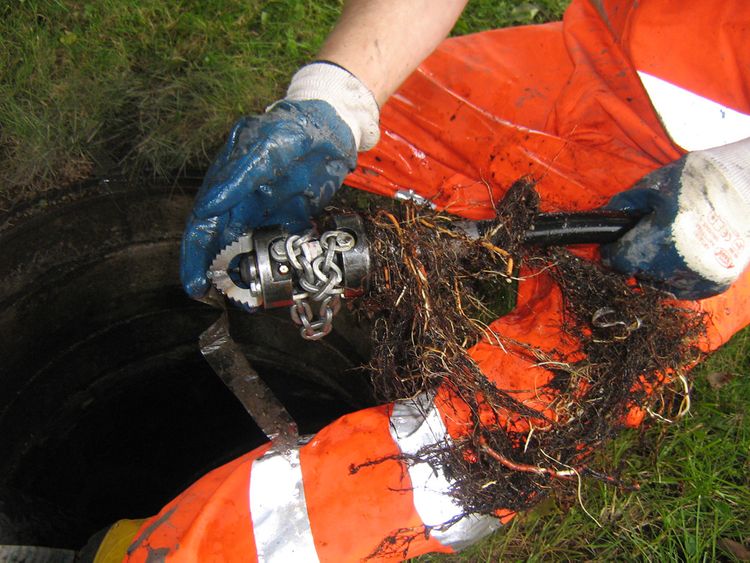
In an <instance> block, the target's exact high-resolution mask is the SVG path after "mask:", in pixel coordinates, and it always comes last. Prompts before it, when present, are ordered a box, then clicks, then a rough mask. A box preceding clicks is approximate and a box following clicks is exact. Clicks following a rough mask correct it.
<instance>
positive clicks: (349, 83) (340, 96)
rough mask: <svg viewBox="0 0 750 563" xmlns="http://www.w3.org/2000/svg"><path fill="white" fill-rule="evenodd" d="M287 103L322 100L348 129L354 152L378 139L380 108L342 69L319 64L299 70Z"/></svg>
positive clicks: (354, 79)
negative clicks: (354, 146) (354, 145)
mask: <svg viewBox="0 0 750 563" xmlns="http://www.w3.org/2000/svg"><path fill="white" fill-rule="evenodd" d="M285 99H287V100H292V101H301V100H322V101H324V102H327V103H329V104H330V105H331V106H333V108H334V109H335V110H336V113H337V114H338V115H339V117H341V119H342V120H343V121H344V122H345V123H346V124H347V125H348V126H349V129H351V131H352V135H354V142H355V143H356V144H357V150H358V151H360V152H363V151H366V150H369V149H371V148H372V147H374V146H375V145H376V144H377V142H378V139H379V138H380V128H379V125H378V122H379V118H380V109H379V108H378V104H377V102H376V101H375V97H374V96H373V94H372V92H370V90H369V89H368V88H367V86H365V85H364V84H363V83H362V82H361V81H360V80H359V79H358V78H357V77H356V76H354V75H353V74H351V73H350V72H349V71H347V70H346V69H345V68H343V67H341V66H339V65H337V64H333V63H329V62H327V61H320V62H315V63H312V64H309V65H307V66H304V67H302V68H301V69H300V70H298V71H297V73H296V74H295V75H294V76H293V77H292V81H291V83H290V84H289V88H288V90H287V93H286V98H285Z"/></svg>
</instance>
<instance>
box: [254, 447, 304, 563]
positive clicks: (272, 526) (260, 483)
mask: <svg viewBox="0 0 750 563" xmlns="http://www.w3.org/2000/svg"><path fill="white" fill-rule="evenodd" d="M250 515H251V516H252V520H253V533H254V534H255V547H256V549H257V552H258V561H264V562H265V561H268V562H274V563H277V562H287V561H304V562H305V563H307V562H308V561H310V562H316V561H318V554H317V553H316V551H315V543H314V542H313V537H312V530H311V529H310V519H309V518H308V515H307V503H306V502H305V491H304V488H303V487H302V469H301V468H300V461H299V448H293V449H292V450H290V451H289V452H285V453H280V452H277V451H274V450H273V449H271V450H269V451H268V452H267V453H266V454H265V455H264V456H263V457H260V458H258V459H256V460H255V461H254V462H253V466H252V469H251V470H250Z"/></svg>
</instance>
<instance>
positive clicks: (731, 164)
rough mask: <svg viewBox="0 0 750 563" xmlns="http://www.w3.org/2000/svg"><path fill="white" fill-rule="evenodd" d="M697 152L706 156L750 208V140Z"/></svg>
mask: <svg viewBox="0 0 750 563" xmlns="http://www.w3.org/2000/svg"><path fill="white" fill-rule="evenodd" d="M695 152H696V153H698V154H701V155H703V156H705V157H706V158H707V159H708V160H709V161H710V162H711V163H712V164H713V165H714V166H715V167H716V168H717V169H718V170H719V171H720V172H721V173H722V174H723V175H724V177H725V178H726V179H727V183H728V184H729V185H730V186H731V187H732V188H734V189H735V190H737V192H738V193H739V194H740V196H741V197H742V199H744V200H745V203H746V204H747V205H748V206H750V138H748V139H744V140H742V141H737V142H736V143H730V144H728V145H724V146H722V147H716V148H713V149H707V150H702V151H695Z"/></svg>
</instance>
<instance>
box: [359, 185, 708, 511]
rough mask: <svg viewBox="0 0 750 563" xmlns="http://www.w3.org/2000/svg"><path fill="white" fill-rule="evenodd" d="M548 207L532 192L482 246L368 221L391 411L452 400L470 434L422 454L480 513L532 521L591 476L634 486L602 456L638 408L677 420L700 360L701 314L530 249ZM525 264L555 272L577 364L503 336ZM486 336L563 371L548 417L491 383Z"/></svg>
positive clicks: (432, 220)
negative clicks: (484, 366) (424, 400)
mask: <svg viewBox="0 0 750 563" xmlns="http://www.w3.org/2000/svg"><path fill="white" fill-rule="evenodd" d="M537 207H538V197H537V195H536V192H535V191H534V189H533V186H532V185H531V184H530V183H528V182H525V181H520V182H518V183H517V184H516V185H514V186H513V187H512V188H511V189H510V190H509V192H508V194H507V196H506V197H505V199H504V200H503V202H501V203H500V205H499V206H498V208H497V217H496V218H495V219H494V220H493V221H490V222H487V223H486V224H484V225H482V227H483V229H482V231H483V234H480V236H472V235H470V234H468V233H467V232H466V230H465V229H464V228H462V227H461V226H460V225H459V224H457V222H456V219H455V217H452V216H448V215H445V214H441V213H435V212H432V211H429V210H426V209H424V208H417V207H414V206H405V207H403V208H401V210H400V211H398V212H396V211H385V210H381V211H379V212H376V213H374V214H373V215H371V216H370V217H369V218H368V219H369V220H368V221H367V224H368V225H369V226H368V229H369V233H368V236H369V239H370V241H371V249H370V251H371V255H372V256H373V261H374V265H373V278H372V283H371V287H373V288H374V289H373V290H372V291H371V292H370V293H369V295H367V296H366V297H365V298H364V299H363V300H362V301H361V308H362V310H363V311H364V313H365V314H367V315H369V316H370V317H371V318H373V320H374V329H373V330H374V334H373V342H374V346H375V349H374V351H373V355H372V360H371V365H370V369H371V372H372V378H373V381H374V384H375V387H376V390H377V392H378V393H379V394H380V398H381V399H383V400H388V401H391V400H398V399H405V398H409V397H413V396H416V395H417V394H419V393H424V392H434V391H436V390H438V389H440V392H441V394H442V395H444V396H445V395H447V396H450V397H451V398H452V399H454V400H455V401H458V402H460V403H461V404H462V405H464V406H465V411H466V413H468V417H469V420H468V421H465V422H466V423H467V424H466V426H465V427H466V428H468V429H469V430H468V431H467V432H466V433H465V435H464V436H463V437H460V438H457V439H454V440H452V441H451V442H450V444H440V445H438V446H435V447H433V448H431V449H426V450H424V451H422V452H420V455H419V457H420V459H422V460H426V461H428V462H430V463H431V464H433V465H434V466H436V467H440V468H441V469H442V470H443V471H445V472H446V473H447V475H448V476H449V477H450V478H451V479H452V481H453V483H454V484H453V490H452V493H453V495H454V496H455V497H456V498H457V499H458V501H459V502H460V503H461V504H462V506H463V508H464V509H465V511H466V513H480V514H502V513H503V512H504V511H513V512H515V511H520V510H523V509H526V508H529V507H530V506H532V505H533V504H535V503H536V502H538V501H539V500H540V499H541V498H542V497H543V496H544V495H545V494H546V493H548V492H549V490H550V489H551V488H552V487H555V488H562V489H565V488H569V489H570V490H571V491H576V490H577V487H578V483H579V480H580V479H581V478H583V477H592V478H597V479H602V480H604V481H607V482H610V483H613V484H620V485H622V484H621V483H619V481H618V479H617V478H616V477H614V476H610V475H603V474H601V473H599V472H598V471H596V470H595V469H594V468H592V467H589V466H588V465H587V462H588V459H589V457H590V454H591V453H593V452H594V451H596V450H597V449H598V448H599V446H601V444H602V443H603V442H604V441H606V440H608V439H610V438H612V437H613V436H614V435H615V433H616V432H617V431H618V430H620V429H621V428H623V426H624V424H625V421H626V419H627V418H628V416H631V417H632V416H633V415H634V413H636V412H638V409H642V411H643V412H652V413H654V412H657V411H661V412H662V413H664V412H668V411H669V409H670V408H671V401H670V397H677V401H678V403H679V401H680V400H682V396H678V395H676V394H672V395H670V393H672V392H671V391H669V389H670V386H669V385H666V384H667V383H668V382H672V381H679V380H683V381H684V373H685V370H686V366H689V365H691V364H692V363H694V362H695V361H696V359H697V348H696V341H697V339H698V338H699V336H700V335H701V334H702V327H703V322H702V319H701V318H700V317H698V316H696V314H694V313H691V312H690V311H688V310H685V309H683V308H681V307H679V306H678V305H677V304H675V302H674V301H670V300H669V299H667V298H666V296H665V294H663V293H660V292H658V291H656V290H654V289H651V288H648V287H641V286H638V285H634V284H632V283H630V282H628V280H627V279H626V278H625V277H624V276H621V275H619V274H616V273H612V272H609V271H606V270H605V269H603V268H602V267H601V266H599V265H597V264H595V263H592V262H591V261H589V260H584V259H581V258H578V257H577V256H576V255H574V254H571V253H570V252H568V251H565V250H562V249H554V250H544V249H540V248H536V249H534V248H527V247H526V246H524V244H523V238H524V232H525V231H526V230H527V229H528V228H529V226H530V225H531V222H532V220H533V218H534V216H535V214H536V213H537V210H538V209H537ZM521 262H523V264H524V265H525V267H524V269H523V272H524V275H541V274H540V273H541V272H544V275H551V276H552V278H553V279H554V281H555V282H556V283H557V285H558V287H559V288H560V291H561V293H562V298H563V303H564V310H565V321H564V326H563V327H562V329H563V331H564V332H565V333H566V334H567V335H568V336H569V337H571V338H572V339H575V341H577V342H578V343H579V344H578V347H577V350H576V352H575V353H574V354H570V353H569V352H568V353H567V354H563V353H560V352H557V351H554V350H540V349H536V348H533V347H531V346H529V345H527V344H524V343H521V342H518V341H514V340H511V339H510V338H507V337H506V336H504V335H503V334H501V333H499V332H497V331H495V330H493V329H492V327H491V326H490V323H491V321H492V320H493V319H495V318H497V317H498V316H499V315H500V314H501V313H503V312H506V311H503V310H502V303H499V301H502V300H501V299H500V300H499V299H498V295H501V294H506V295H507V294H508V293H509V292H508V289H509V288H512V287H513V285H512V282H514V280H515V279H516V276H517V273H518V265H519V263H521ZM506 306H507V304H506ZM483 339H484V340H486V341H488V342H489V343H491V344H494V345H496V346H498V347H501V348H502V349H503V350H504V351H506V352H507V353H509V354H515V355H518V356H521V357H525V358H527V359H529V360H530V361H532V362H533V363H535V364H539V365H544V367H546V368H547V369H548V370H549V371H550V372H551V373H552V374H553V375H552V377H551V378H550V380H549V381H548V382H547V383H546V384H545V385H544V386H543V387H541V388H540V389H538V393H546V394H547V396H549V397H553V399H551V401H550V402H549V404H547V405H546V409H545V410H544V411H541V410H539V407H538V406H537V407H533V406H529V404H527V403H526V402H524V401H523V400H521V398H519V397H518V395H517V394H516V393H515V392H513V391H508V390H503V389H499V388H497V387H496V386H495V385H494V384H493V383H492V382H491V381H490V380H489V379H488V378H487V377H486V376H485V374H483V373H482V371H481V370H480V369H479V367H478V366H477V364H476V363H475V361H474V360H473V359H472V357H471V356H470V355H469V354H468V353H467V349H468V348H469V347H471V346H472V345H473V344H475V343H477V342H479V341H480V340H483ZM461 416H462V417H463V418H464V419H465V418H466V416H467V414H462V415H461ZM409 461H413V460H409Z"/></svg>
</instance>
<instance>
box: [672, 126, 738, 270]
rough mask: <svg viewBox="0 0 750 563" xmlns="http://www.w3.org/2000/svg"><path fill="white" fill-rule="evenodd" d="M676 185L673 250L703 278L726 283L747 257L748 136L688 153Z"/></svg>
mask: <svg viewBox="0 0 750 563" xmlns="http://www.w3.org/2000/svg"><path fill="white" fill-rule="evenodd" d="M681 184H682V188H681V190H680V193H679V196H678V200H677V203H678V213H677V216H676V218H675V221H674V224H673V226H672V232H673V237H674V242H675V248H676V249H677V252H678V253H679V254H680V255H681V256H682V258H683V259H684V261H685V264H687V266H688V267H689V268H690V269H692V270H693V271H694V272H698V273H699V274H700V275H702V276H703V277H704V278H706V279H708V280H711V281H714V282H717V283H722V284H724V283H726V284H728V283H731V282H732V281H734V280H735V279H736V278H737V277H738V276H739V275H740V274H741V273H742V272H743V271H744V270H745V268H746V267H747V264H748V262H750V222H748V219H747V217H748V214H750V139H746V140H744V141H738V142H736V143H731V144H729V145H724V146H723V147H717V148H713V149H707V150H701V151H693V152H690V153H688V154H687V156H686V159H685V167H684V168H683V171H682V177H681Z"/></svg>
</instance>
